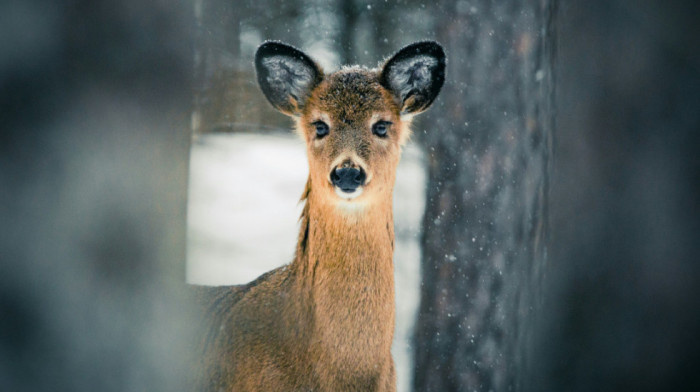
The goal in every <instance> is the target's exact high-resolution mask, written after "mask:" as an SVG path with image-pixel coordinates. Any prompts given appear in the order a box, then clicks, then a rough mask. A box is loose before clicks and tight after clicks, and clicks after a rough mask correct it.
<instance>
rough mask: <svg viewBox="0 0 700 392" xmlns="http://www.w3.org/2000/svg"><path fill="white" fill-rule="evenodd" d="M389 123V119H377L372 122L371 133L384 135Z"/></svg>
mask: <svg viewBox="0 0 700 392" xmlns="http://www.w3.org/2000/svg"><path fill="white" fill-rule="evenodd" d="M391 124H392V122H391V121H384V120H380V121H377V122H376V123H374V125H372V133H373V134H375V135H377V136H379V137H386V132H387V130H388V129H389V126H390V125H391Z"/></svg>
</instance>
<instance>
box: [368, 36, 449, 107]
mask: <svg viewBox="0 0 700 392" xmlns="http://www.w3.org/2000/svg"><path fill="white" fill-rule="evenodd" d="M379 82H380V83H381V85H382V86H384V88H386V89H387V90H389V91H390V92H391V93H392V94H393V95H394V96H395V97H396V99H397V101H398V103H399V107H400V108H401V114H418V113H420V112H422V111H424V110H425V109H427V108H428V107H429V106H430V104H431V103H433V101H434V100H435V98H436V97H437V95H438V93H439V92H440V89H441V88H442V85H443V83H444V82H445V51H444V50H443V49H442V46H440V44H438V43H437V42H434V41H422V42H416V43H413V44H411V45H408V46H406V47H405V48H403V49H401V50H399V51H398V52H397V53H396V54H395V55H394V56H393V57H391V58H390V59H389V61H387V62H386V63H385V65H384V68H383V69H382V72H381V75H380V77H379Z"/></svg>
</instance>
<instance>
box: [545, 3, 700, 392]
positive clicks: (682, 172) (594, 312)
mask: <svg viewBox="0 0 700 392" xmlns="http://www.w3.org/2000/svg"><path fill="white" fill-rule="evenodd" d="M697 15H700V3H699V2H697V1H693V0H681V1H679V0H674V1H668V2H657V1H647V0H642V1H636V0H594V1H588V2H585V4H584V3H583V2H576V1H568V2H566V3H562V12H561V18H560V20H559V39H560V41H559V42H560V46H559V47H560V50H559V56H558V60H557V61H558V77H557V80H558V82H559V83H558V85H557V102H558V104H557V106H558V108H559V109H558V110H559V113H560V114H559V115H558V119H557V123H558V126H557V154H556V157H555V160H554V167H555V170H554V173H555V175H554V176H553V177H552V192H551V213H552V214H551V218H552V221H551V222H552V230H551V232H552V241H551V246H550V248H549V254H550V259H551V267H550V268H548V279H547V281H548V288H547V289H546V293H547V295H546V297H545V308H546V309H547V313H546V315H544V317H543V324H542V328H540V331H539V336H538V337H537V339H536V341H537V344H536V345H535V347H537V353H536V354H535V355H536V357H537V358H538V361H537V366H538V367H539V368H540V369H539V370H538V371H537V372H535V374H536V375H537V379H539V380H542V381H544V382H545V383H540V384H539V388H532V389H531V390H533V391H576V392H578V391H581V392H583V391H698V390H700V373H699V372H698V370H697V369H698V365H700V342H699V341H698V339H697V334H698V332H700V312H699V311H698V309H700V303H699V302H700V263H698V255H699V254H700V241H698V239H699V238H700V209H698V201H700V186H699V185H700V182H699V180H700V159H699V157H700V153H699V152H698V147H699V146H700V133H698V131H699V130H700V51H698V45H697V38H696V37H699V36H700V24H698V22H697ZM691 37H693V38H691Z"/></svg>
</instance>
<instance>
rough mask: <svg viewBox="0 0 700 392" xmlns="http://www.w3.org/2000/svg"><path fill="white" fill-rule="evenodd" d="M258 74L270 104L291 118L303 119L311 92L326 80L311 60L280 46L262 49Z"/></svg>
mask: <svg viewBox="0 0 700 392" xmlns="http://www.w3.org/2000/svg"><path fill="white" fill-rule="evenodd" d="M255 71H256V73H257V74H258V84H260V89H261V90H262V92H263V94H265V97H266V98H267V100H268V101H270V103H271V104H272V106H274V107H275V108H276V109H277V110H279V111H281V112H282V113H284V114H287V115H290V116H299V115H301V110H302V108H303V107H304V104H305V103H306V100H307V99H308V98H309V95H310V94H311V91H312V90H313V89H314V87H316V86H317V85H318V84H319V83H320V82H321V80H323V71H322V70H321V68H320V67H319V66H318V65H317V64H316V63H315V62H314V61H313V60H311V58H310V57H309V56H307V55H306V54H304V53H303V52H302V51H300V50H298V49H296V48H294V47H292V46H289V45H286V44H283V43H281V42H272V41H268V42H265V43H263V44H262V45H260V47H259V48H258V50H257V52H255Z"/></svg>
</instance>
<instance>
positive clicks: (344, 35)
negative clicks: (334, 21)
mask: <svg viewBox="0 0 700 392" xmlns="http://www.w3.org/2000/svg"><path fill="white" fill-rule="evenodd" d="M358 13H359V12H358V9H357V7H356V6H355V2H354V1H353V0H341V1H340V12H339V13H338V17H339V18H340V19H341V20H342V23H341V24H342V28H341V29H340V39H339V41H340V63H341V64H354V63H355V62H356V61H357V58H356V56H355V46H356V44H355V30H356V29H357V18H358Z"/></svg>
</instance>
